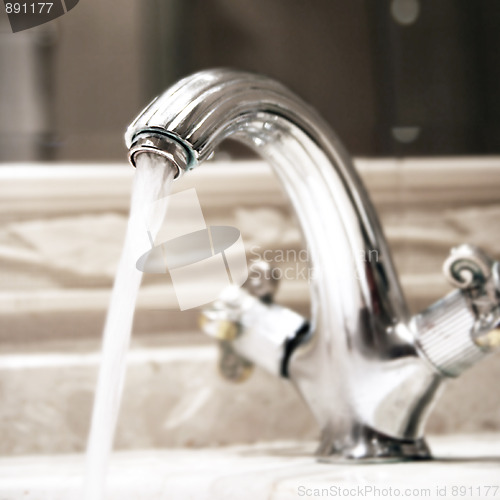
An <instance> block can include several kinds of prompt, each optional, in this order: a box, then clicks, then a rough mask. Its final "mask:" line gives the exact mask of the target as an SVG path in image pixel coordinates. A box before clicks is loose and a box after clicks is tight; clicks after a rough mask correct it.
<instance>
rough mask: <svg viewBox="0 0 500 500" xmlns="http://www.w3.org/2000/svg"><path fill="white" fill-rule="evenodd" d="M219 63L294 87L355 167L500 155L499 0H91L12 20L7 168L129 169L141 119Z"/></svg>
mask: <svg viewBox="0 0 500 500" xmlns="http://www.w3.org/2000/svg"><path fill="white" fill-rule="evenodd" d="M213 66H231V67H234V68H240V69H245V70H250V71H257V72H260V73H264V74H267V75H269V76H272V77H275V78H277V79H278V80H280V81H282V82H283V83H285V84H286V85H287V86H289V87H290V88H292V89H293V90H294V91H295V92H297V93H298V94H299V95H301V96H302V97H303V98H304V99H305V100H307V101H308V102H310V103H311V104H312V105H313V106H314V107H316V108H317V109H318V110H319V111H320V112H321V113H322V114H323V116H324V117H325V118H326V119H327V120H328V121H329V122H330V124H331V125H332V127H333V128H334V129H335V130H336V131H337V133H338V135H339V136H340V137H341V139H342V140H343V142H344V143H345V144H346V146H347V148H348V149H349V150H350V152H351V153H353V154H354V155H356V156H425V155H487V154H499V153H500V1H499V0H473V1H472V0H349V1H346V0H309V1H305V0H240V1H235V0H120V2H111V1H103V0H81V1H80V3H79V4H78V6H77V7H76V8H75V9H73V10H72V11H71V12H69V13H68V14H66V15H64V16H63V17H62V18H60V19H58V20H57V21H54V22H51V23H48V24H46V25H43V26H41V27H39V28H35V29H32V30H28V31H25V32H20V33H16V34H13V33H12V32H11V31H10V26H9V24H8V21H7V19H6V15H5V13H4V12H3V11H2V14H1V15H0V161H4V162H5V161H32V160H42V161H51V160H55V161H59V160H61V161H62V160H64V161H67V160H69V161H103V160H104V161H124V160H125V156H126V151H125V147H124V145H123V133H124V130H125V128H126V126H127V125H128V123H129V122H130V121H131V120H132V118H133V117H134V116H135V115H136V114H137V113H138V112H139V111H140V110H141V109H142V108H143V107H144V106H145V105H146V104H147V102H148V101H149V100H151V99H152V98H153V97H154V96H155V95H156V94H158V93H160V92H161V91H163V90H164V89H165V88H166V87H167V86H168V85H169V84H171V83H173V82H174V81H175V80H177V79H178V78H180V77H182V76H185V75H187V74H188V73H191V72H193V71H196V70H199V69H202V68H208V67H213ZM231 151H232V152H233V153H236V154H238V153H239V154H244V152H243V151H238V150H237V149H234V148H233V149H232V150H231Z"/></svg>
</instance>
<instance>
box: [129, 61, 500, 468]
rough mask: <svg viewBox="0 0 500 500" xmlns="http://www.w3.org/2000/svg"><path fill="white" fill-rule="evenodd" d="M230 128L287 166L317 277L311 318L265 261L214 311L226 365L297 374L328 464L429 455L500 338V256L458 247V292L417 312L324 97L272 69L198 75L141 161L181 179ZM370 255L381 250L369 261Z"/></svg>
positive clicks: (135, 135) (157, 111)
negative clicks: (320, 106) (439, 416)
mask: <svg viewBox="0 0 500 500" xmlns="http://www.w3.org/2000/svg"><path fill="white" fill-rule="evenodd" d="M227 137H231V138H232V139H236V140H239V141H241V142H242V143H244V144H246V145H249V146H250V147H252V148H253V149H254V150H255V151H257V152H258V153H259V154H260V155H261V156H262V157H263V158H264V159H265V160H266V161H267V162H268V163H269V164H270V165H271V166H272V167H273V168H274V171H275V173H276V175H277V176H278V178H279V180H280V181H281V183H282V184H283V186H284V188H285V191H286V192H287V194H288V196H289V198H290V201H291V203H292V204H293V206H294V208H295V211H296V213H297V216H298V219H299V222H300V225H301V229H302V232H303V236H304V238H305V241H306V243H307V249H308V255H309V258H310V266H311V268H312V269H313V270H314V273H313V279H312V284H311V286H310V293H311V314H310V318H309V319H307V320H306V319H305V318H303V317H302V316H300V315H298V314H296V313H295V312H293V311H290V310H289V309H286V308H284V307H281V306H279V305H277V304H274V303H273V301H272V297H273V291H274V285H275V284H274V283H273V282H272V279H271V278H269V276H268V274H269V273H268V272H267V273H266V269H265V266H263V265H260V267H259V265H257V266H254V268H252V269H251V270H250V278H249V280H248V281H247V283H246V285H245V287H243V288H242V289H237V288H234V287H233V288H230V289H228V290H226V291H225V292H224V293H223V294H222V296H221V297H220V299H219V300H218V301H216V302H215V303H214V304H213V305H212V306H211V307H209V308H208V309H206V310H205V311H204V313H203V329H204V330H205V331H206V332H207V333H208V334H210V335H212V336H214V337H216V338H217V339H219V341H220V342H221V345H222V346H223V352H224V356H225V359H226V361H228V360H232V362H226V363H225V365H224V366H225V372H226V375H227V376H229V377H233V378H238V377H240V376H241V375H242V374H247V373H248V372H249V371H250V368H251V366H252V363H255V364H257V365H261V366H263V367H264V368H265V369H267V370H268V371H270V372H271V373H274V374H276V375H280V376H285V377H288V378H289V379H290V381H291V382H292V383H293V384H294V385H295V387H296V388H297V389H298V391H299V393H300V394H301V395H302V397H303V399H304V400H305V402H306V403H307V405H308V406H309V408H310V409H311V411H312V413H313V414H314V416H315V417H316V419H317V421H318V423H319V425H320V427H321V429H322V436H321V444H320V446H319V449H318V455H319V456H320V457H321V459H322V460H325V461H332V460H339V459H340V460H344V459H354V460H374V461H378V460H401V459H423V458H429V457H430V451H429V448H428V446H427V444H426V442H425V438H424V425H425V422H426V419H427V417H428V415H429V413H430V410H431V409H432V406H433V403H434V402H435V401H436V398H437V397H438V395H439V393H440V390H441V388H442V387H443V385H444V382H445V381H446V380H447V379H448V378H450V377H456V376H458V375H460V374H461V373H462V372H463V371H464V370H465V369H467V368H468V367H469V366H471V365H472V364H474V363H476V362H477V361H478V360H480V359H482V358H483V357H484V356H486V355H487V354H488V353H489V352H491V351H492V350H493V349H494V348H495V347H496V346H498V345H499V344H500V327H499V325H500V306H499V304H500V271H499V263H498V262H495V261H493V260H492V259H490V258H489V257H488V256H487V255H486V254H484V253H483V252H482V251H481V250H480V249H477V248H475V247H472V246H468V245H463V246H460V247H458V248H456V249H454V250H453V251H452V252H451V255H450V257H449V258H448V260H447V261H446V262H445V265H444V269H445V274H446V275H447V276H448V278H449V279H450V281H451V282H452V284H454V285H455V286H456V287H457V290H455V291H454V292H452V293H451V294H450V295H448V296H447V297H445V298H444V299H442V300H441V301H439V302H437V303H436V304H434V305H433V306H431V307H430V308H429V309H427V310H426V311H424V312H422V313H421V314H418V315H416V316H414V317H411V316H410V314H409V312H408V309H407V306H406V302H405V299H404V297H403V293H402V291H401V287H400V284H399V281H398V277H397V274H396V271H395V268H394V264H393V262H392V258H391V254H390V252H389V248H388V246H387V242H386V239H385V237H384V235H383V232H382V229H381V227H380V223H379V221H378V218H377V215H376V213H375V210H374V208H373V206H372V204H371V202H370V199H369V197H368V195H367V193H366V191H365V188H364V186H363V184H362V182H361V180H360V178H359V177H358V174H357V173H356V170H355V168H354V167H353V164H352V161H351V159H350V157H349V155H348V154H347V152H346V151H345V150H344V147H343V146H342V144H341V143H340V141H339V140H338V138H337V137H336V136H335V134H334V133H333V132H332V131H331V129H330V127H329V126H328V125H327V124H326V123H325V122H324V120H323V119H322V118H321V117H320V116H319V115H318V114H317V113H316V112H315V111H314V110H313V109H312V108H311V107H309V106H308V105H306V104H305V103H304V102H302V101H301V100H300V99H299V98H297V97H296V96H295V95H294V94H293V93H291V92H290V91H289V90H287V89H286V88H285V87H283V86H282V85H281V84H279V83H277V82H275V81H273V80H271V79H269V78H266V77H263V76H259V75H254V74H249V73H243V72H237V71H232V70H224V69H217V70H210V71H202V72H200V73H196V74H194V75H192V76H189V77H187V78H185V79H183V80H181V81H179V82H178V83H177V84H176V85H174V86H173V87H171V88H170V89H168V90H167V91H166V92H165V93H164V94H163V95H161V96H159V97H158V98H157V99H155V100H154V101H153V102H152V103H151V104H150V105H149V106H148V107H147V108H146V109H145V110H144V111H143V112H142V113H141V114H140V115H139V116H138V117H137V119H136V120H135V121H134V122H133V123H132V124H131V125H130V127H129V128H128V130H127V133H126V143H127V147H128V148H129V159H130V162H131V163H132V165H134V164H135V159H136V157H137V155H139V154H141V153H142V152H154V153H157V154H159V155H162V156H164V157H166V158H167V159H168V160H169V161H170V162H171V164H172V168H174V169H175V170H176V175H177V176H179V175H181V174H183V173H184V172H185V171H188V170H190V169H192V168H194V167H196V166H197V165H198V164H199V163H201V162H203V161H204V160H205V159H207V158H208V157H209V156H210V155H211V153H212V152H213V151H214V149H215V148H216V147H217V145H218V144H220V142H221V141H223V140H224V139H226V138H227ZM370 252H372V254H373V253H374V252H375V254H376V255H377V259H368V261H367V259H362V258H360V256H363V255H368V254H370ZM266 274H267V276H266Z"/></svg>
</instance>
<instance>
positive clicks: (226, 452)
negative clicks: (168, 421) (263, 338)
mask: <svg viewBox="0 0 500 500" xmlns="http://www.w3.org/2000/svg"><path fill="white" fill-rule="evenodd" d="M429 442H430V445H431V447H432V449H433V452H434V455H435V457H436V459H435V460H432V461H422V462H402V463H392V464H352V465H351V464H340V463H339V464H321V463H318V462H316V461H315V459H314V457H313V456H312V453H313V450H314V446H315V444H314V443H312V442H291V441H288V442H273V443H259V444H255V445H244V446H231V447H221V448H203V449H185V448H183V449H165V450H141V451H128V452H118V453H115V454H114V456H113V459H112V463H111V466H110V470H109V475H108V495H107V499H108V500H115V499H116V500H118V499H119V500H129V499H130V500H132V499H133V500H138V499H144V500H147V499H155V500H159V499H167V498H168V499H169V500H176V499H179V500H181V499H182V500H186V499H197V500H198V499H200V500H211V499H214V500H223V499H226V498H227V499H231V500H233V499H241V500H246V499H248V500H260V499H268V500H285V499H286V500H288V499H296V498H325V497H326V498H329V497H347V498H349V497H351V498H358V497H364V498H380V497H384V498H398V497H409V498H419V497H427V498H456V497H461V498H496V497H497V498H500V434H477V435H449V436H434V437H431V438H429ZM82 467H83V456H82V455H54V456H26V457H19V458H9V457H4V458H1V459H0V498H2V499H7V498H8V499H9V500H17V499H23V500H34V499H37V500H46V499H51V500H63V499H64V500H68V499H72V498H75V499H76V498H78V491H79V487H80V481H81V472H82Z"/></svg>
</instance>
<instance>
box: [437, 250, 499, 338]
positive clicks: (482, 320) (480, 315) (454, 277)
mask: <svg viewBox="0 0 500 500" xmlns="http://www.w3.org/2000/svg"><path fill="white" fill-rule="evenodd" d="M443 271H444V273H445V275H446V276H447V278H448V281H449V282H450V283H451V284H452V285H454V286H455V287H457V288H459V289H460V290H462V292H463V294H464V295H465V297H466V298H467V300H468V302H469V305H470V307H471V309H472V310H473V311H474V313H475V315H476V321H475V323H474V326H473V330H472V336H473V338H474V340H475V342H476V343H477V344H478V345H480V346H481V347H483V348H487V347H495V346H496V345H498V344H500V342H499V339H498V334H495V330H496V331H498V328H499V323H500V264H499V263H498V262H496V261H495V260H493V259H492V258H491V257H489V256H488V255H487V254H486V253H485V252H484V251H483V250H481V249H480V248H478V247H475V246H473V245H460V246H459V247H456V248H453V249H452V250H451V252H450V256H449V257H448V258H447V259H446V261H445V263H444V265H443ZM490 333H491V335H490ZM494 339H497V340H494Z"/></svg>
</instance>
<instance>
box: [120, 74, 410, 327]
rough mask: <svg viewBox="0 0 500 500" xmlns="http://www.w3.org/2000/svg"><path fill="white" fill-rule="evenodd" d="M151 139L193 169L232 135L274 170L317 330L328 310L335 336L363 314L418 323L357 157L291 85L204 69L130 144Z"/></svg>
mask: <svg viewBox="0 0 500 500" xmlns="http://www.w3.org/2000/svg"><path fill="white" fill-rule="evenodd" d="M145 131H146V132H148V131H149V132H153V133H158V134H167V136H169V137H168V138H169V139H171V138H172V137H175V138H177V140H178V141H179V143H181V144H182V145H183V146H184V147H185V148H186V149H187V150H188V151H189V152H190V153H191V159H190V160H189V161H190V163H187V164H186V165H185V166H184V168H185V169H189V168H191V167H192V166H193V164H194V163H200V162H202V161H203V160H204V159H206V158H207V157H208V156H210V154H211V153H212V152H213V151H214V149H215V148H216V146H217V145H218V144H219V143H220V142H221V141H223V140H224V139H226V138H227V137H231V138H232V139H236V140H239V141H241V142H243V143H245V144H247V145H249V146H250V147H251V148H253V149H254V150H255V151H256V152H257V153H259V154H260V155H261V156H262V157H263V158H264V159H265V160H267V162H268V163H269V164H271V165H272V166H273V167H274V170H275V173H276V175H277V176H278V178H279V179H280V181H281V182H282V184H283V185H284V188H285V191H286V192H287V194H288V196H289V198H290V200H291V202H292V204H293V206H294V208H295V210H296V213H297V215H298V218H299V221H300V224H301V228H302V231H303V233H304V236H305V240H306V242H307V246H308V251H309V252H310V261H311V265H312V266H313V272H314V273H315V277H314V280H313V281H314V282H313V283H312V286H311V293H312V305H313V306H312V321H313V324H314V323H315V319H316V315H317V314H318V311H321V310H322V311H323V312H324V313H327V314H326V316H328V317H327V318H325V320H326V321H322V324H323V328H326V329H327V330H329V331H331V332H333V331H335V330H336V329H338V327H339V326H340V325H339V322H340V324H342V323H345V322H348V323H349V322H352V321H357V318H355V317H353V314H352V312H354V311H355V312H356V313H357V312H358V311H359V310H360V309H366V310H368V311H370V312H371V313H374V314H375V315H376V316H377V317H378V318H381V319H382V320H383V323H384V324H385V325H386V326H387V325H388V324H396V323H398V322H401V321H406V320H407V319H408V311H407V308H406V304H405V301H404V299H403V295H402V292H401V288H400V285H399V282H398V279H397V275H396V273H395V270H394V266H393V263H392V260H391V256H390V253H389V251H388V247H387V243H386V240H385V237H384V235H383V233H382V230H381V227H380V224H379V222H378V219H377V216H376V213H375V210H374V209H373V207H372V204H371V202H370V200H369V197H368V195H367V193H366V191H365V189H364V187H363V185H362V183H361V181H360V179H359V177H358V174H357V172H356V170H355V168H354V167H353V164H352V162H351V160H350V158H349V155H348V154H347V153H346V151H345V150H344V148H343V146H342V145H341V143H340V141H339V140H338V138H337V137H336V136H335V134H334V133H333V132H332V130H331V129H330V127H329V126H328V125H327V124H326V123H325V122H324V120H323V119H322V118H321V117H320V116H319V115H318V114H317V113H316V112H315V111H314V110H313V109H312V108H311V107H310V106H308V105H307V104H305V103H304V102H303V101H301V100H300V99H299V98H298V97H296V96H295V95H294V94H293V93H291V92H290V91H289V90H287V89H286V88H285V87H284V86H282V85H281V84H279V83H277V82H275V81H274V80H271V79H269V78H266V77H264V76H260V75H255V74H249V73H243V72H238V71H232V70H210V71H203V72H200V73H197V74H195V75H192V76H190V77H187V78H185V79H183V80H181V81H179V82H178V83H177V84H176V85H175V86H173V87H171V88H170V89H169V90H167V91H166V92H165V93H164V94H163V95H161V96H160V97H159V98H157V99H155V100H154V101H153V102H152V103H151V104H150V105H149V106H148V107H147V108H146V109H145V110H144V111H143V112H142V113H141V115H139V117H138V118H137V119H136V120H135V121H134V122H133V123H132V124H131V126H130V127H129V129H128V130H127V134H126V141H127V146H129V147H132V146H133V144H134V141H135V139H136V138H137V136H138V134H140V133H144V132H145ZM332 316H335V317H336V319H335V320H333V319H332V318H331V317H332ZM342 318H343V320H342ZM332 323H333V324H332ZM350 326H351V327H354V325H350Z"/></svg>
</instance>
